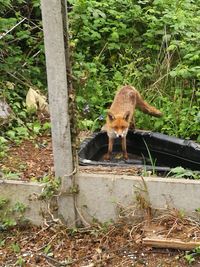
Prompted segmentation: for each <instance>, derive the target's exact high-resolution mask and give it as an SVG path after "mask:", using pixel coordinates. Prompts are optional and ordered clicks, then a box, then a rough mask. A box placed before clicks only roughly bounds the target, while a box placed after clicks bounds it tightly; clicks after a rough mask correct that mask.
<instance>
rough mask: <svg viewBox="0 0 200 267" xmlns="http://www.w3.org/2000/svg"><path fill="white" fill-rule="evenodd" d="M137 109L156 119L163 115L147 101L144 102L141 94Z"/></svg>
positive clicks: (138, 98) (138, 97) (138, 96)
mask: <svg viewBox="0 0 200 267" xmlns="http://www.w3.org/2000/svg"><path fill="white" fill-rule="evenodd" d="M136 107H137V108H139V109H140V110H141V111H142V112H144V113H147V114H149V115H152V116H154V117H161V116H162V115H163V114H162V112H161V111H160V110H158V109H157V108H155V107H152V106H151V105H149V104H148V103H147V102H146V101H144V100H143V99H142V97H141V95H140V94H139V93H138V94H137V102H136Z"/></svg>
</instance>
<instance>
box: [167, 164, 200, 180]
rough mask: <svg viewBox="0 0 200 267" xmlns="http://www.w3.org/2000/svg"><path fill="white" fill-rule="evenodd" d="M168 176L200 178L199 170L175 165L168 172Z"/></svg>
mask: <svg viewBox="0 0 200 267" xmlns="http://www.w3.org/2000/svg"><path fill="white" fill-rule="evenodd" d="M168 176H172V177H175V178H191V179H200V172H199V171H191V170H188V169H184V168H183V167H176V168H172V169H171V171H170V172H169V173H168Z"/></svg>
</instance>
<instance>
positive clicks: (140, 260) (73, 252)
mask: <svg viewBox="0 0 200 267" xmlns="http://www.w3.org/2000/svg"><path fill="white" fill-rule="evenodd" d="M151 229H152V228H151ZM154 229H155V225H154ZM143 235H144V228H143V226H142V225H141V224H138V225H133V224H132V223H127V222H124V221H121V222H118V223H116V224H111V225H106V224H105V225H101V226H100V225H93V227H90V228H80V229H77V228H72V229H67V228H65V227H64V226H61V225H52V226H45V227H43V228H37V227H31V228H27V229H22V228H21V229H20V228H13V229H12V230H10V231H8V232H6V231H5V232H0V241H1V243H0V244H1V245H0V263H1V265H0V266H2V267H6V266H26V267H33V266H34V267H35V266H36V267H37V266H38V267H40V266H41V267H46V266H56V267H57V266H74V267H86V266H87V267H93V266H98V267H100V266H101V267H102V266H108V267H109V266H110V267H129V266H135V267H142V266H149V267H167V266H169V267H185V266H189V265H188V263H187V262H186V260H185V258H184V255H185V254H184V252H181V251H178V250H173V249H155V248H152V247H145V246H143V244H142V236H143ZM19 262H23V263H24V264H21V265H20V264H19ZM16 263H18V264H16ZM15 264H16V265H15ZM195 264H196V265H193V266H200V261H198V259H196V260H195Z"/></svg>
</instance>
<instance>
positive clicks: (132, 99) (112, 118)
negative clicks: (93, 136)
mask: <svg viewBox="0 0 200 267" xmlns="http://www.w3.org/2000/svg"><path fill="white" fill-rule="evenodd" d="M136 108H139V109H140V110H141V111H142V112H143V113H147V114H149V115H152V116H155V117H161V116H162V115H163V114H162V112H161V111H160V110H158V109H156V108H155V107H153V106H151V105H149V104H148V103H147V102H145V101H144V99H143V98H142V96H141V95H140V93H139V92H138V91H137V90H136V89H135V88H134V87H133V86H131V85H125V86H123V87H122V88H121V89H120V90H119V91H118V92H117V93H116V95H115V97H114V100H113V102H112V105H111V107H110V109H109V110H108V112H107V117H106V124H105V125H104V126H103V127H102V130H103V131H106V132H107V135H108V151H107V153H106V154H105V155H104V160H110V159H111V156H112V150H113V143H114V139H115V138H121V140H122V143H121V145H122V152H123V158H124V159H125V160H127V159H128V153H127V148H126V135H127V133H128V130H129V128H130V127H131V125H132V124H133V125H134V126H135V120H134V118H133V116H134V112H135V109H136Z"/></svg>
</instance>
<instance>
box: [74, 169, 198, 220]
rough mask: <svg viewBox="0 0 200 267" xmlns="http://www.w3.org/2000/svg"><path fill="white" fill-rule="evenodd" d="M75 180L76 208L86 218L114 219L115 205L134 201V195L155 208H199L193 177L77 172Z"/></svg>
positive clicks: (130, 203)
mask: <svg viewBox="0 0 200 267" xmlns="http://www.w3.org/2000/svg"><path fill="white" fill-rule="evenodd" d="M77 183H78V184H79V189H80V192H79V195H78V207H79V210H80V211H81V212H82V214H83V216H84V218H85V219H86V220H88V221H91V219H92V218H96V219H98V220H100V221H108V220H110V219H114V220H115V219H117V218H118V215H119V209H118V207H119V206H124V207H126V206H133V205H134V204H137V202H136V195H138V194H142V196H143V197H145V199H146V201H147V202H148V201H149V204H150V205H151V207H152V208H156V209H166V208H168V207H170V208H177V209H178V210H183V211H185V212H186V213H188V214H190V215H191V214H193V213H194V211H195V209H197V208H200V182H199V181H195V180H186V179H170V178H169V179H167V178H158V177H145V178H143V179H142V178H141V177H134V176H126V175H110V174H88V173H80V174H79V175H77ZM145 187H146V188H145ZM146 189H147V192H146ZM119 204H120V205H119Z"/></svg>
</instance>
